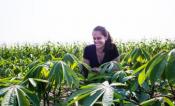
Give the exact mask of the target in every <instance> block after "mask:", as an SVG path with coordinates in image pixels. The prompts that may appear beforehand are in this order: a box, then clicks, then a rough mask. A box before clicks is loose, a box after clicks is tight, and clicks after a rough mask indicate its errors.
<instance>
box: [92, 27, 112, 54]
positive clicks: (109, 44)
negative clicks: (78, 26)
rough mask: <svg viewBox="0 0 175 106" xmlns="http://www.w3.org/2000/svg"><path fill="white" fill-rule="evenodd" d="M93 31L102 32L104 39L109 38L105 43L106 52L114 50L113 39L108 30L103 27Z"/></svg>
mask: <svg viewBox="0 0 175 106" xmlns="http://www.w3.org/2000/svg"><path fill="white" fill-rule="evenodd" d="M93 31H100V32H101V33H102V35H103V36H104V37H107V40H106V42H105V47H104V50H103V51H104V52H106V51H108V50H111V49H112V38H111V35H110V33H109V32H108V31H107V30H106V28H105V27H103V26H96V27H95V28H94V29H93Z"/></svg>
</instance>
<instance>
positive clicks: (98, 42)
mask: <svg viewBox="0 0 175 106" xmlns="http://www.w3.org/2000/svg"><path fill="white" fill-rule="evenodd" d="M92 36H93V40H94V44H95V46H96V48H102V47H104V45H105V41H106V40H107V38H106V37H105V36H104V35H102V33H101V32H100V31H93V32H92Z"/></svg>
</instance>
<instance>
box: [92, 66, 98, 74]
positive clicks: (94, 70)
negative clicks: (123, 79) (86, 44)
mask: <svg viewBox="0 0 175 106" xmlns="http://www.w3.org/2000/svg"><path fill="white" fill-rule="evenodd" d="M92 71H93V72H96V73H99V72H100V68H98V67H94V68H92Z"/></svg>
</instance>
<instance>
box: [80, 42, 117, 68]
mask: <svg viewBox="0 0 175 106" xmlns="http://www.w3.org/2000/svg"><path fill="white" fill-rule="evenodd" d="M111 46H112V47H111V49H110V50H108V51H107V52H105V54H104V58H103V60H102V62H101V63H99V62H98V58H97V54H96V46H95V45H94V44H91V45H88V46H86V47H85V48H84V54H83V57H84V58H85V59H87V60H89V62H90V66H91V68H93V67H99V66H100V65H101V64H103V63H106V62H109V61H112V60H113V59H115V58H117V57H118V56H119V53H118V50H117V47H116V45H115V44H112V45H111Z"/></svg>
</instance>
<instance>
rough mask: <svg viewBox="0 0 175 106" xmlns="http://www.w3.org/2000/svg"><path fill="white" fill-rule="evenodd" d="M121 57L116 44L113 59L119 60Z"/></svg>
mask: <svg viewBox="0 0 175 106" xmlns="http://www.w3.org/2000/svg"><path fill="white" fill-rule="evenodd" d="M118 56H119V52H118V49H117V47H116V45H115V44H114V47H113V58H117V57H118Z"/></svg>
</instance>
